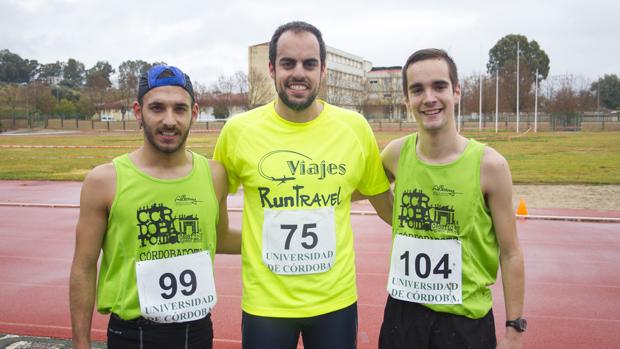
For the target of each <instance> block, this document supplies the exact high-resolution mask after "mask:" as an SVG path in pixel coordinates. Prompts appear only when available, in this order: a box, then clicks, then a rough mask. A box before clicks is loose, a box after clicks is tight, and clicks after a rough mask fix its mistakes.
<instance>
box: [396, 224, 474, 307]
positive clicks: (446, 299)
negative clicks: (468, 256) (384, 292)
mask: <svg viewBox="0 0 620 349" xmlns="http://www.w3.org/2000/svg"><path fill="white" fill-rule="evenodd" d="M461 265H462V263H461V241H459V240H430V239H417V238H413V237H409V236H403V235H396V237H395V238H394V243H393V245H392V259H391V263H390V275H389V277H388V287H387V289H388V292H389V293H390V296H392V298H396V299H400V300H404V301H409V302H415V303H425V304H461V303H462V281H461V279H462V274H461Z"/></svg>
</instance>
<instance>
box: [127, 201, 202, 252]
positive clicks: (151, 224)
mask: <svg viewBox="0 0 620 349" xmlns="http://www.w3.org/2000/svg"><path fill="white" fill-rule="evenodd" d="M136 219H137V221H138V224H137V225H138V231H139V233H138V240H140V246H141V247H146V246H147V245H151V246H154V245H168V244H178V243H183V242H200V241H202V234H201V231H200V220H199V219H198V217H197V216H196V215H184V214H175V213H174V211H173V210H172V209H171V208H169V207H167V206H165V205H164V204H161V203H153V204H151V205H150V206H144V207H141V208H139V209H138V210H137V212H136Z"/></svg>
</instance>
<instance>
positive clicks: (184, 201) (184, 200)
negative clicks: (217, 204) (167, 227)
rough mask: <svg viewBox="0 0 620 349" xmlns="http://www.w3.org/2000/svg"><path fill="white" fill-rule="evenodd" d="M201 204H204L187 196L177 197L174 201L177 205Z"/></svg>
mask: <svg viewBox="0 0 620 349" xmlns="http://www.w3.org/2000/svg"><path fill="white" fill-rule="evenodd" d="M199 202H202V201H200V200H198V199H196V198H193V197H191V196H189V195H187V194H181V195H177V197H176V198H175V199H174V203H175V204H177V205H197V204H198V203H199Z"/></svg>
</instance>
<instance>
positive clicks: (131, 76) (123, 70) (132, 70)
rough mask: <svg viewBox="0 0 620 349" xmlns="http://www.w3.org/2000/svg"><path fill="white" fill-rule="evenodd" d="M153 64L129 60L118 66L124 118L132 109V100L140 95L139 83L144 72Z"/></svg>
mask: <svg viewBox="0 0 620 349" xmlns="http://www.w3.org/2000/svg"><path fill="white" fill-rule="evenodd" d="M151 66H152V65H151V64H149V63H147V62H145V61H143V60H140V59H138V60H135V61H131V60H127V61H124V62H123V63H121V65H119V66H118V75H119V76H118V88H119V89H120V91H121V94H122V96H123V100H124V102H123V106H122V107H121V113H122V118H123V120H124V119H125V113H126V112H127V110H129V109H130V106H131V102H132V101H133V100H134V99H135V98H136V96H137V95H138V83H139V82H140V77H141V76H142V74H144V73H146V72H147V71H148V70H149V69H150V68H151Z"/></svg>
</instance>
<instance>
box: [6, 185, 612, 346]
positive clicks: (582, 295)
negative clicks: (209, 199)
mask: <svg viewBox="0 0 620 349" xmlns="http://www.w3.org/2000/svg"><path fill="white" fill-rule="evenodd" d="M80 186H81V183H78V182H23V181H0V204H3V203H7V202H8V203H16V204H17V203H43V204H77V203H78V200H79V190H80ZM229 206H230V207H241V206H242V204H241V198H240V197H239V196H234V197H231V198H229ZM353 209H354V210H371V209H370V208H369V207H368V206H366V205H364V204H363V203H362V204H355V205H354V207H353ZM532 211H534V212H532ZM530 213H531V214H532V213H533V214H550V215H566V214H569V215H576V216H588V215H601V214H606V215H607V216H610V217H619V216H620V212H600V211H599V212H596V211H590V212H588V211H584V210H579V211H575V210H572V211H566V210H539V211H538V212H537V211H536V210H532V209H530ZM77 215H78V210H77V209H76V208H46V207H19V206H0V275H1V276H2V277H1V278H0V333H12V334H20V335H36V336H50V337H58V338H69V337H70V335H71V329H70V320H69V307H68V278H69V268H70V265H71V259H72V255H73V244H74V229H75V223H76V219H77ZM230 218H231V221H232V222H233V224H236V225H240V220H241V213H239V212H231V213H230ZM352 224H353V230H354V231H355V233H356V238H355V249H356V256H357V273H358V288H359V303H358V304H359V313H360V314H359V348H361V349H364V348H376V345H377V344H376V343H377V338H378V334H379V327H380V325H381V320H382V313H383V306H384V304H385V298H386V291H385V283H386V280H387V273H388V255H389V247H390V234H389V227H388V226H387V225H385V224H384V223H382V222H381V221H380V220H379V218H378V217H376V216H374V215H368V216H364V215H354V216H353V218H352ZM518 231H519V235H520V240H521V244H522V247H523V250H524V253H525V261H526V282H527V284H526V292H527V293H526V302H525V304H526V306H525V314H526V316H527V317H528V320H529V329H528V332H527V333H526V336H525V348H546V349H549V348H614V347H615V348H617V347H618V343H620V268H619V267H618V265H620V224H617V223H583V222H579V223H577V222H564V221H536V220H521V221H519V222H518ZM215 263H216V281H217V290H218V295H219V302H218V305H217V306H216V309H215V311H214V315H213V321H214V331H215V338H216V339H215V347H216V348H240V346H241V345H240V339H241V334H240V328H241V310H240V299H241V298H240V297H241V276H240V275H241V273H240V272H241V270H240V258H239V257H238V256H217V257H216V261H215ZM500 280H501V279H500ZM493 291H494V296H495V307H494V311H495V319H496V327H497V329H498V336H500V337H501V336H502V335H503V332H504V330H503V328H504V326H503V322H504V320H505V319H504V306H503V297H502V294H501V287H500V286H499V285H496V286H494V287H493ZM106 324H107V319H106V317H105V316H102V315H99V314H96V315H95V319H94V323H93V338H94V339H96V340H104V339H105V328H106Z"/></svg>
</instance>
